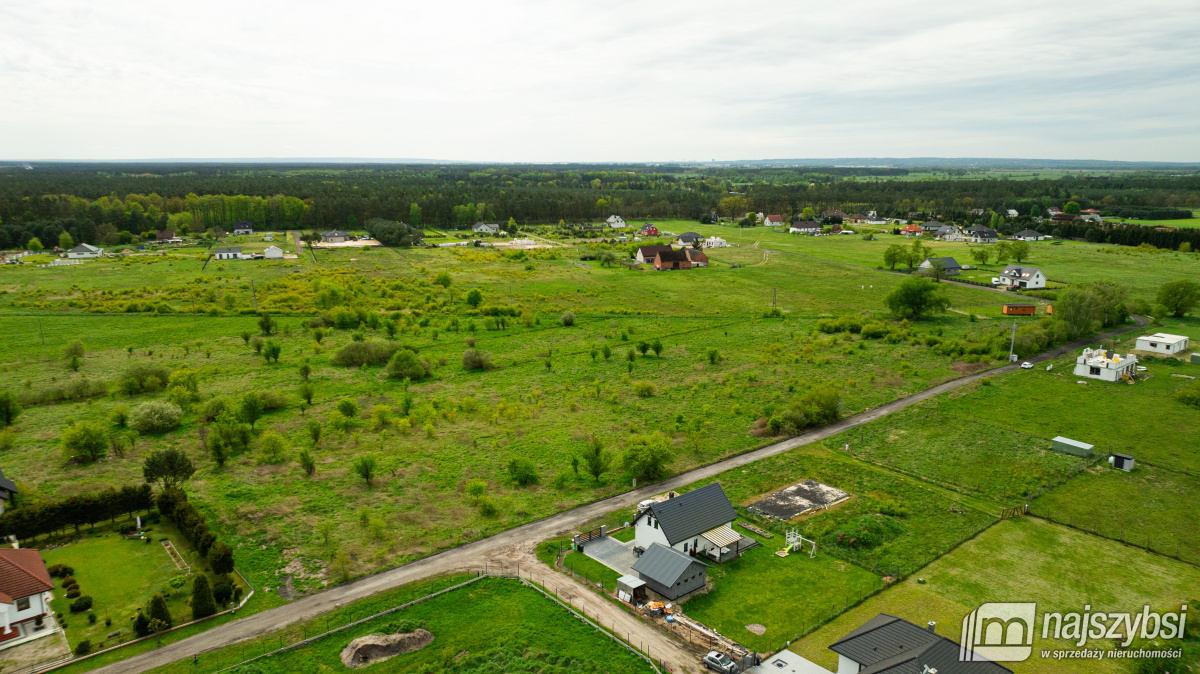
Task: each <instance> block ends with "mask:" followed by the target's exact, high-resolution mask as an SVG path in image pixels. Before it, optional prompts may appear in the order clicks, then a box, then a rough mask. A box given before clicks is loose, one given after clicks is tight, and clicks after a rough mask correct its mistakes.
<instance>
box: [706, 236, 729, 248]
mask: <svg viewBox="0 0 1200 674" xmlns="http://www.w3.org/2000/svg"><path fill="white" fill-rule="evenodd" d="M703 245H704V247H705V248H728V247H729V242H728V241H726V240H725V239H722V238H721V237H719V236H710V237H708V238H707V239H705V240H704V244H703Z"/></svg>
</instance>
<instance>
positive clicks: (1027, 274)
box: [1000, 264, 1046, 290]
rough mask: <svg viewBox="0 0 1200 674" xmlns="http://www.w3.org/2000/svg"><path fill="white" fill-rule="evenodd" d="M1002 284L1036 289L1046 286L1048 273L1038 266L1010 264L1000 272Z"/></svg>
mask: <svg viewBox="0 0 1200 674" xmlns="http://www.w3.org/2000/svg"><path fill="white" fill-rule="evenodd" d="M1000 285H1005V286H1016V287H1018V288H1028V289H1030V290H1034V289H1037V288H1045V287H1046V275H1045V274H1044V273H1042V270H1041V269H1038V268H1037V267H1025V266H1022V265H1019V264H1010V265H1008V266H1007V267H1005V268H1004V271H1002V272H1000Z"/></svg>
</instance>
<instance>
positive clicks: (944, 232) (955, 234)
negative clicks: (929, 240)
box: [935, 225, 963, 241]
mask: <svg viewBox="0 0 1200 674" xmlns="http://www.w3.org/2000/svg"><path fill="white" fill-rule="evenodd" d="M935 233H936V234H937V235H938V238H940V239H941V240H942V241H962V240H963V235H962V232H960V231H958V228H957V227H955V226H954V225H942V226H941V227H938V229H937V231H936V232H935Z"/></svg>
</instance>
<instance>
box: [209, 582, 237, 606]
mask: <svg viewBox="0 0 1200 674" xmlns="http://www.w3.org/2000/svg"><path fill="white" fill-rule="evenodd" d="M212 594H213V601H215V602H217V603H218V604H220V605H221V606H226V605H228V604H229V600H230V599H233V586H232V585H230V584H229V583H218V584H217V585H216V586H215V587H213V590H212Z"/></svg>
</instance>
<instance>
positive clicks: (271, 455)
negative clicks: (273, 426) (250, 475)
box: [258, 431, 287, 463]
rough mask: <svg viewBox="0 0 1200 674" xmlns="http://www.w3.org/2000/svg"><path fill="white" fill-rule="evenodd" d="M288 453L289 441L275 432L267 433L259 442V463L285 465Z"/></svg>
mask: <svg viewBox="0 0 1200 674" xmlns="http://www.w3.org/2000/svg"><path fill="white" fill-rule="evenodd" d="M286 451H287V441H286V440H284V438H283V436H282V435H280V434H278V433H276V432H274V431H267V432H266V433H263V435H262V438H260V439H259V441H258V462H259V463H283V459H284V452H286Z"/></svg>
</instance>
